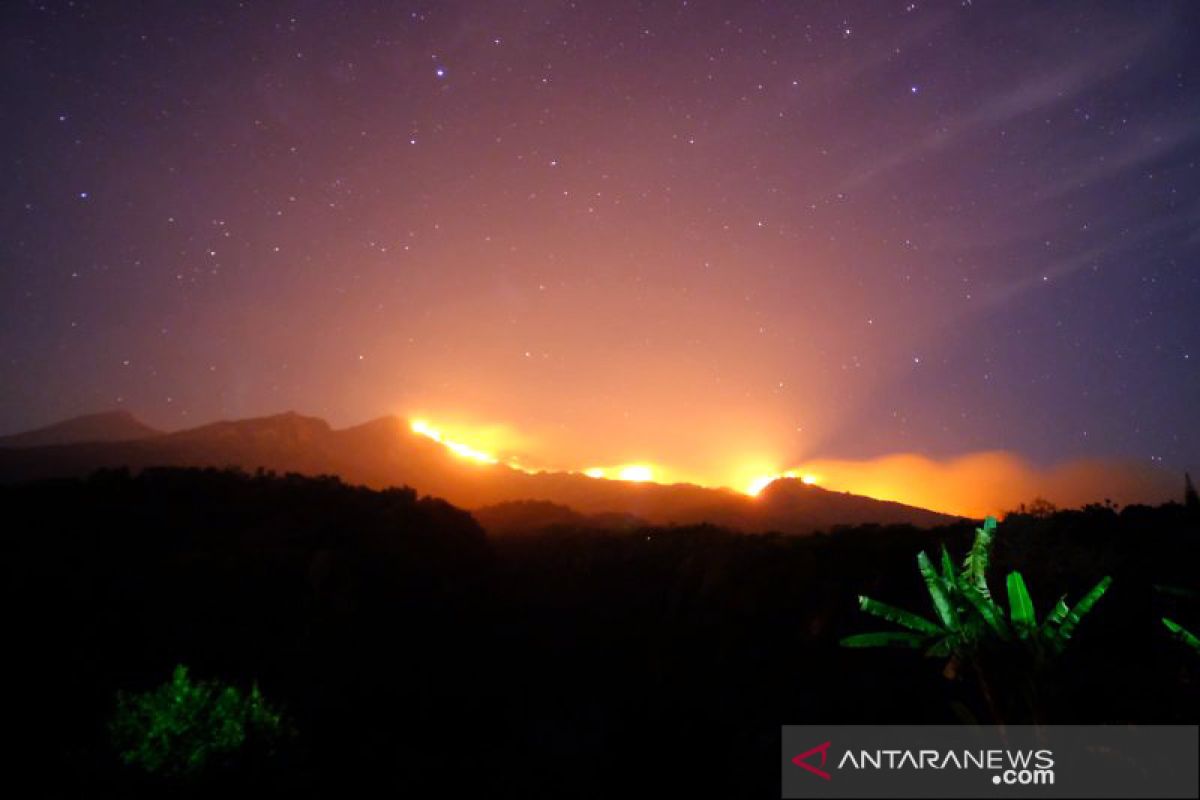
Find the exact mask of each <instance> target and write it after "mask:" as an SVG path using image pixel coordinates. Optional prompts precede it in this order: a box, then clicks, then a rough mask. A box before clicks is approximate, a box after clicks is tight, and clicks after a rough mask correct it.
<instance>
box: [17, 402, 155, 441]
mask: <svg viewBox="0 0 1200 800" xmlns="http://www.w3.org/2000/svg"><path fill="white" fill-rule="evenodd" d="M160 433H161V431H157V430H155V429H154V428H151V427H150V426H149V425H146V424H145V423H143V422H141V421H140V420H138V419H137V418H136V417H134V416H133V415H132V414H130V413H129V412H128V411H103V412H101V413H99V414H85V415H83V416H82V417H72V418H71V419H68V420H63V421H62V422H57V423H55V424H53V425H47V426H46V427H44V428H38V429H36V430H32V431H26V432H24V433H16V434H13V435H12V436H0V447H45V446H50V445H60V444H79V443H81V442H127V441H132V440H134V439H145V438H147V437H150V436H157V435H159V434H160Z"/></svg>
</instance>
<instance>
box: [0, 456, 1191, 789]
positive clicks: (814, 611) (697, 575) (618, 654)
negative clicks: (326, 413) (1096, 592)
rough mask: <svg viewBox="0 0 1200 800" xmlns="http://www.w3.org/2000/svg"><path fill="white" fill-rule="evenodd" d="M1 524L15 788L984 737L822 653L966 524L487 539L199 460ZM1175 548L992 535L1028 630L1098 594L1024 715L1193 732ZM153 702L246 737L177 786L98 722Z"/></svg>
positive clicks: (866, 655)
mask: <svg viewBox="0 0 1200 800" xmlns="http://www.w3.org/2000/svg"><path fill="white" fill-rule="evenodd" d="M0 509H2V511H0V513H2V514H3V517H2V518H3V520H4V525H3V528H4V534H3V565H4V566H3V569H4V572H3V581H4V588H5V592H6V596H5V598H4V608H5V612H6V613H5V622H4V640H5V647H4V650H5V652H6V658H5V669H6V672H7V673H8V675H9V679H8V680H7V681H6V685H7V687H8V689H9V692H8V697H7V708H6V711H5V716H6V718H7V719H8V720H9V722H10V726H9V727H10V730H11V731H14V732H16V734H17V736H18V738H19V740H20V742H21V744H20V749H19V750H18V751H15V752H10V756H13V758H12V762H11V763H12V764H13V765H14V766H13V767H12V768H11V769H12V770H15V771H17V772H27V773H28V775H29V776H30V777H31V778H32V780H33V781H35V782H34V783H33V784H32V786H35V787H40V788H41V789H42V791H40V792H38V793H39V794H63V793H79V794H83V793H86V794H96V793H100V792H106V793H111V792H118V791H120V792H123V793H127V794H129V793H132V794H153V795H162V794H164V793H166V792H171V793H180V792H183V793H194V794H209V793H211V792H212V791H216V790H217V789H220V788H222V787H226V786H229V785H238V786H242V787H245V786H248V785H259V786H263V787H269V788H270V789H271V790H272V791H273V792H276V791H277V792H284V791H286V792H289V793H291V794H307V793H319V794H325V795H338V794H344V793H345V792H347V791H352V790H353V789H355V788H365V787H367V786H371V787H375V790H376V791H383V792H385V793H386V794H387V795H397V796H398V795H407V796H448V795H451V794H459V793H461V792H464V791H486V792H487V793H488V795H490V796H521V797H539V796H568V797H609V796H637V795H642V794H645V793H648V792H658V793H661V794H670V795H681V794H684V793H698V794H702V795H705V796H720V797H744V796H748V797H777V796H778V792H779V782H778V781H779V777H778V757H779V750H778V747H779V726H780V725H781V724H784V723H811V722H828V723H854V722H861V723H880V722H893V723H899V722H913V723H957V722H962V721H964V720H970V719H978V720H980V721H989V719H990V718H989V707H988V704H987V703H985V702H984V699H983V698H981V697H980V696H979V693H978V692H977V690H976V687H975V685H974V684H973V683H972V682H971V680H970V679H969V676H966V677H964V676H955V675H951V677H949V678H948V677H946V675H944V674H943V669H942V663H941V662H942V661H944V659H942V660H941V661H939V660H937V659H932V658H923V657H922V654H921V652H920V651H919V650H911V649H909V650H904V649H900V650H893V649H880V650H863V649H849V648H843V647H840V646H839V640H841V639H843V638H845V637H847V636H853V635H855V634H858V633H862V632H866V631H871V630H875V629H878V628H879V625H878V620H875V621H874V622H873V621H872V620H871V619H870V618H869V617H868V616H867V615H864V614H863V613H862V612H861V611H860V610H859V605H858V603H859V601H858V596H859V595H868V596H870V597H873V598H885V599H886V600H887V602H888V603H892V604H895V605H896V606H899V607H901V608H910V609H921V608H922V607H925V606H928V603H929V595H928V594H927V591H926V586H925V585H924V584H923V583H922V579H921V575H920V573H918V571H917V570H916V569H914V563H915V562H914V559H915V557H916V555H917V553H918V552H919V551H921V550H922V549H925V550H928V551H929V552H931V553H932V552H937V551H939V550H940V546H941V545H942V544H945V545H946V546H947V548H948V550H949V552H950V553H952V554H953V557H954V559H955V560H956V561H957V560H961V559H962V557H963V556H964V554H965V553H966V552H967V550H968V548H969V547H970V546H971V543H972V538H973V535H974V527H975V525H973V524H963V525H959V526H950V527H945V528H940V529H937V530H933V531H921V530H917V529H914V528H909V527H886V528H883V527H859V528H853V529H844V530H836V531H833V532H830V533H826V534H818V535H814V536H809V537H803V538H797V537H783V536H746V535H740V534H733V533H728V532H725V531H722V530H719V529H715V528H708V527H689V528H670V529H668V528H644V529H639V530H636V531H623V532H619V533H605V532H601V531H596V530H594V529H580V530H573V529H571V528H568V527H561V528H557V529H551V530H547V531H545V532H542V533H540V534H538V535H532V536H513V537H505V538H491V539H489V538H488V537H486V536H485V534H484V532H483V530H482V529H481V528H480V527H479V526H478V525H477V524H476V523H475V521H474V520H473V519H472V518H471V517H470V516H469V515H468V514H466V513H465V512H462V511H459V510H457V509H455V508H453V507H451V506H449V505H447V504H445V503H443V502H441V501H437V500H432V499H428V498H418V497H417V496H416V494H415V493H414V492H412V491H410V490H393V491H387V492H373V491H368V490H364V489H356V488H351V487H347V486H345V485H343V484H341V483H340V482H339V481H337V480H335V479H314V478H300V477H295V476H288V477H274V476H269V475H259V476H248V475H244V474H239V473H234V472H218V471H212V470H208V471H200V470H151V471H147V472H145V473H142V474H141V475H140V476H138V477H131V476H130V475H128V474H127V473H123V472H104V473H99V474H97V475H95V476H93V477H92V478H90V479H88V480H86V481H77V480H71V481H62V482H52V483H42V484H30V485H25V486H19V487H7V488H2V489H0ZM1198 541H1200V516H1198V515H1197V512H1196V510H1195V509H1194V508H1189V507H1185V506H1183V505H1167V506H1163V507H1159V508H1146V507H1129V508H1125V509H1123V510H1120V511H1117V510H1116V509H1113V508H1109V507H1104V506H1094V507H1089V508H1087V509H1084V510H1081V511H1061V512H1057V513H1044V512H1039V513H1036V514H1016V515H1010V516H1009V517H1008V518H1006V519H1005V520H1003V521H1002V523H1001V524H1000V526H999V528H998V529H997V531H996V535H995V541H994V546H993V549H992V552H991V564H990V567H989V570H990V574H991V575H992V576H993V581H994V583H995V584H996V585H999V586H1003V581H1004V577H1003V576H1005V575H1006V574H1008V573H1009V572H1010V571H1013V570H1019V571H1020V573H1021V574H1022V575H1023V576H1024V581H1025V582H1026V583H1027V584H1028V586H1029V589H1030V592H1031V594H1032V597H1033V600H1034V601H1035V603H1036V605H1037V607H1036V608H1035V609H1034V612H1035V614H1036V617H1037V619H1042V618H1043V617H1044V616H1045V615H1046V614H1047V613H1048V612H1050V611H1051V608H1052V607H1053V606H1054V604H1055V602H1056V600H1057V599H1058V597H1059V595H1061V594H1064V593H1065V594H1067V595H1069V597H1070V598H1079V597H1080V596H1082V595H1083V594H1084V593H1086V592H1087V591H1088V590H1089V589H1090V588H1091V587H1093V586H1094V585H1095V584H1096V583H1097V581H1099V580H1100V579H1101V578H1102V577H1103V576H1106V575H1111V576H1112V584H1111V588H1110V589H1109V590H1108V592H1107V593H1106V594H1105V595H1104V597H1103V599H1102V600H1101V601H1100V602H1098V603H1097V604H1096V605H1095V607H1094V609H1092V610H1091V612H1090V613H1089V614H1088V615H1087V617H1086V619H1085V620H1084V621H1082V622H1081V623H1080V624H1079V625H1078V628H1077V629H1076V630H1075V632H1074V635H1073V638H1072V639H1071V644H1070V647H1069V648H1066V649H1065V650H1064V651H1063V652H1062V654H1061V656H1060V657H1059V658H1057V659H1056V660H1055V662H1054V666H1053V669H1052V670H1047V671H1046V672H1044V673H1039V675H1038V678H1037V680H1038V681H1039V684H1040V685H1039V692H1038V698H1039V701H1038V707H1037V709H1036V715H1037V718H1038V720H1039V721H1042V722H1058V723H1083V722H1105V723H1167V722H1175V723H1180V722H1186V723H1193V724H1194V723H1196V722H1200V702H1198V701H1200V692H1198V689H1197V682H1196V679H1197V676H1198V675H1200V655H1197V653H1195V652H1193V651H1192V650H1191V649H1190V648H1189V647H1188V646H1187V645H1186V643H1182V642H1181V641H1180V640H1179V639H1178V638H1177V637H1173V636H1172V635H1171V633H1170V631H1168V630H1167V629H1166V628H1165V627H1164V626H1163V625H1162V624H1161V622H1160V620H1161V618H1162V617H1164V616H1166V617H1169V618H1171V619H1172V620H1175V621H1177V622H1178V623H1179V624H1181V625H1183V626H1184V627H1185V628H1187V629H1190V630H1192V631H1195V630H1197V628H1200V624H1198V623H1200V600H1198V599H1197V595H1196V592H1197V590H1198V589H1200V575H1198V572H1197V569H1196V566H1197V556H1198V555H1200V553H1198V547H1197V543H1198ZM1156 587H1158V588H1156ZM178 665H186V667H185V673H184V674H183V677H182V681H183V683H180V681H181V677H180V672H179V671H178V670H177V666H178ZM173 676H174V678H173ZM172 680H174V681H175V682H176V685H177V686H178V685H183V686H187V687H191V688H189V689H188V691H201V689H202V690H203V692H206V693H207V694H203V697H210V696H211V697H213V698H217V697H222V696H224V697H227V698H233V699H232V700H230V701H229V702H230V704H231V705H229V708H225V709H223V710H221V713H220V714H215V715H214V714H212V713H211V712H212V709H209V710H208V711H206V712H205V713H206V714H209V715H210V716H213V718H214V719H218V718H219V719H227V718H228V717H230V716H231V715H232V716H234V717H236V718H237V719H241V720H249V722H255V720H258V721H259V722H258V723H256V724H258V728H260V729H263V730H268V729H269V731H270V733H271V737H270V739H269V740H268V739H264V738H262V737H260V739H259V740H256V741H257V746H255V747H241V746H240V744H241V742H242V738H244V737H242V734H241V733H240V732H239V730H234V731H233V732H232V734H231V733H230V732H229V730H228V729H227V727H226V728H222V729H221V731H220V734H219V735H221V736H224V737H226V739H228V740H229V741H230V742H232V743H233V744H232V745H228V746H224V747H213V748H211V749H210V750H209V751H207V753H206V758H204V759H201V763H200V764H199V765H198V766H194V767H192V766H189V764H190V762H189V761H187V760H186V759H184V760H183V761H179V760H178V759H177V758H175V756H177V755H178V754H170V753H166V754H164V753H163V752H162V751H161V747H159V745H162V743H163V742H164V741H166V740H165V739H162V738H161V737H160V739H157V740H155V742H151V743H150V744H151V745H154V746H153V747H150V750H149V751H147V752H150V756H143V755H137V753H140V752H142V751H138V750H136V749H135V750H129V749H126V750H124V751H122V748H130V747H135V748H136V747H137V746H138V743H137V742H136V741H134V742H133V744H130V741H129V740H130V739H131V737H132V738H133V739H136V738H137V736H138V735H139V734H138V731H139V730H140V729H139V728H138V727H137V725H138V724H140V723H139V722H138V719H132V721H131V718H130V717H128V716H127V717H122V718H119V719H118V717H117V714H118V709H119V708H123V709H129V708H133V709H142V710H143V711H145V710H146V709H149V711H146V714H147V715H149V716H147V717H146V718H147V719H149V718H151V717H153V716H154V715H155V714H156V713H158V712H156V711H155V710H154V709H155V708H157V707H158V706H157V705H156V704H159V703H166V704H168V705H169V704H170V702H171V698H172V697H173V696H174V694H173V693H172V691H171V690H170V687H169V686H168V684H170V683H171V681H172ZM189 681H191V683H189ZM164 687H166V688H164ZM196 687H201V688H200V689H197V688H196ZM175 694H178V693H177V692H176V693H175ZM139 698H140V699H139ZM197 702H199V701H197ZM205 702H207V701H205ZM230 708H232V709H233V712H230V711H229V709H230ZM189 713H190V712H189ZM276 714H279V715H280V716H279V717H276V716H275V715H276ZM239 715H240V716H239ZM264 715H265V716H264ZM144 716H145V715H144ZM139 719H140V718H139ZM163 719H164V720H165V722H163V724H164V725H166V726H167V727H168V728H170V726H173V725H178V724H181V723H178V721H176V720H174V718H172V717H170V716H164V717H163ZM263 719H266V720H268V721H269V722H270V725H269V726H267V725H265V724H263V723H261V720H263ZM142 721H144V720H142ZM1008 721H1013V722H1016V721H1028V720H1020V719H1010V720H1008ZM135 723H137V724H135ZM222 724H223V723H222ZM247 725H248V726H247V728H246V730H248V731H250V733H251V734H252V733H253V730H252V729H253V727H254V726H253V725H249V723H248V724H247ZM159 734H162V731H161V730H160V731H159ZM156 735H157V734H156ZM189 735H190V734H189ZM247 735H249V734H247ZM230 736H233V738H232V739H229V737H230ZM250 738H251V739H253V736H251V737H250ZM172 741H173V740H172ZM156 743H157V744H156ZM143 744H144V743H143ZM156 747H158V748H159V749H157V750H156V749H155V748H156ZM122 752H125V753H126V755H125V757H122ZM131 752H132V753H135V755H134V756H130V755H128V754H129V753H131ZM172 759H175V760H172ZM172 763H174V764H177V765H178V767H177V768H175V769H173V770H164V769H159V770H157V771H156V770H154V769H148V768H147V765H148V764H172ZM17 779H18V778H17V776H15V775H10V776H9V780H10V783H12V785H17V784H16V783H15V781H17Z"/></svg>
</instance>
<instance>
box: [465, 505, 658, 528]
mask: <svg viewBox="0 0 1200 800" xmlns="http://www.w3.org/2000/svg"><path fill="white" fill-rule="evenodd" d="M471 516H473V517H474V518H475V519H476V520H477V521H478V522H479V524H480V525H482V526H483V527H484V530H486V531H487V532H488V533H490V534H494V535H500V536H507V535H512V534H532V533H539V532H543V531H545V530H547V529H548V528H563V527H571V528H576V529H579V530H605V531H627V530H635V529H637V528H643V527H646V526H647V525H648V524H649V523H647V522H646V521H645V520H642V519H638V518H637V517H635V516H633V515H632V514H617V513H608V514H580V513H579V512H578V511H575V510H573V509H572V508H570V507H568V506H563V505H559V504H558V503H551V502H549V501H547V500H514V501H512V502H509V503H497V504H495V505H491V506H484V507H482V508H477V509H475V510H474V511H472V512H471Z"/></svg>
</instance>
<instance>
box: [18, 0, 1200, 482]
mask: <svg viewBox="0 0 1200 800" xmlns="http://www.w3.org/2000/svg"><path fill="white" fill-rule="evenodd" d="M0 31H2V33H3V39H2V45H3V49H2V51H0V52H2V55H3V60H4V63H3V70H2V75H3V78H2V80H3V84H2V87H0V108H2V112H3V120H4V124H3V126H2V128H0V137H2V139H3V157H4V160H5V163H6V168H5V170H4V174H5V179H4V181H3V184H2V185H0V357H2V358H0V430H2V431H3V432H8V431H14V430H19V429H23V428H29V427H32V426H35V425H41V424H46V423H49V422H53V421H56V420H58V419H61V418H64V417H67V416H71V415H74V414H80V413H85V412H91V411H98V410H104V409H110V408H125V409H128V410H129V411H131V412H133V413H134V414H136V415H137V416H138V417H139V418H141V419H144V420H145V421H146V422H148V423H150V424H153V425H156V426H159V427H163V428H167V429H175V428H182V427H188V426H192V425H198V424H202V423H205V422H209V421H212V420H216V419H221V418H236V417H247V416H256V415H263V414H270V413H276V412H280V411H284V410H288V409H295V410H296V411H299V412H301V413H306V414H312V415H315V416H321V417H324V418H326V419H328V420H329V421H330V422H331V423H333V424H334V425H337V426H343V425H350V424H356V423H359V422H363V421H366V420H368V419H371V418H373V417H378V416H381V415H383V414H388V413H395V414H400V415H403V416H406V417H413V416H415V415H419V416H421V417H422V418H425V419H429V420H432V421H433V422H435V423H438V424H441V425H444V426H446V427H447V428H448V429H451V430H457V431H460V432H461V435H462V436H463V437H467V438H469V437H472V436H474V437H476V438H478V439H480V440H484V441H485V443H486V444H487V445H488V446H489V447H492V448H494V449H500V450H505V451H509V452H512V453H519V454H521V456H522V457H523V458H525V459H526V460H527V461H528V462H529V463H532V464H537V465H544V466H547V467H555V468H572V469H582V468H584V467H587V466H592V465H595V464H601V465H604V464H620V463H630V462H636V461H646V462H648V463H654V464H661V465H666V467H665V474H668V475H670V476H675V477H688V478H693V479H697V480H703V481H706V482H710V483H721V482H725V483H730V484H736V483H737V482H738V481H742V480H744V479H745V478H746V477H747V476H749V475H751V474H756V473H757V472H763V471H770V470H779V469H785V468H788V467H791V466H794V465H798V464H802V463H810V462H815V463H820V462H822V461H825V462H829V461H830V460H841V461H847V462H853V463H859V462H864V461H865V462H867V463H873V462H871V460H873V459H877V458H879V457H882V456H886V455H889V454H897V453H905V454H916V455H919V456H921V457H923V458H928V459H933V460H934V462H932V463H941V462H944V461H946V460H948V459H955V458H960V457H964V456H970V455H971V454H977V453H982V452H992V451H1004V452H1006V453H1010V454H1012V457H1013V458H1019V459H1022V462H1021V463H1022V464H1025V463H1028V464H1030V465H1033V466H1036V467H1038V468H1049V467H1050V466H1051V465H1055V464H1061V463H1063V462H1070V461H1077V460H1080V459H1085V460H1091V459H1118V460H1121V461H1123V462H1125V463H1127V464H1130V465H1133V466H1134V467H1135V468H1137V469H1146V468H1150V467H1161V468H1162V469H1163V470H1164V473H1167V472H1169V474H1170V475H1171V476H1172V478H1171V479H1172V480H1176V479H1178V478H1179V474H1180V472H1182V470H1183V469H1184V468H1191V469H1193V471H1195V470H1196V469H1197V468H1198V467H1200V426H1198V425H1197V424H1196V420H1197V417H1198V416H1200V318H1198V315H1197V313H1196V312H1197V309H1200V265H1198V263H1197V262H1198V259H1200V169H1198V168H1197V161H1198V159H1200V4H1196V3H1191V2H1181V3H1156V2H1139V3H1131V2H1121V3H1102V2H1078V3H1071V2H1066V3H1053V4H1050V3H1020V2H985V1H984V0H976V1H975V2H945V3H934V2H906V1H904V0H900V1H898V2H891V1H890V0H864V1H863V2H836V3H833V2H830V3H802V2H736V3H735V2H723V3H718V2H704V0H686V1H685V0H677V1H676V2H669V3H668V2H662V3H655V2H641V3H627V2H620V1H619V0H605V1H604V2H594V3H585V2H575V3H568V2H541V3H539V2H511V3H510V2H500V1H499V0H490V1H489V2H475V3H470V2H458V3H440V2H439V3H432V2H429V3H419V4H411V3H392V2H388V3H381V2H367V1H366V0H363V1H362V2H359V1H358V0H356V1H355V2H315V1H313V2H291V3H268V2H261V3H258V2H243V3H233V2H219V1H209V2H194V3H169V2H147V3H135V2H121V3H115V2H107V3H86V2H73V3H68V2H18V1H16V0H14V1H13V2H8V3H5V4H4V7H3V10H2V11H0ZM968 460H969V459H968ZM1178 483H1179V486H1180V488H1181V487H1182V480H1181V479H1180V480H1178ZM1172 485H1174V484H1172ZM1096 493H1097V494H1098V495H1099V496H1103V490H1100V489H1097V491H1096Z"/></svg>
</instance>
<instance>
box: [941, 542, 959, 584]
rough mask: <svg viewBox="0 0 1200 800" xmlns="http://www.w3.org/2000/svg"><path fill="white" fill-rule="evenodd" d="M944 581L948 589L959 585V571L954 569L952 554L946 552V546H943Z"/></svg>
mask: <svg viewBox="0 0 1200 800" xmlns="http://www.w3.org/2000/svg"><path fill="white" fill-rule="evenodd" d="M942 580H943V581H944V582H945V584H946V586H948V587H951V588H953V587H955V586H957V585H958V575H957V571H956V570H955V569H954V562H953V561H951V560H950V552H949V551H948V550H946V545H945V544H944V543H943V544H942Z"/></svg>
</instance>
